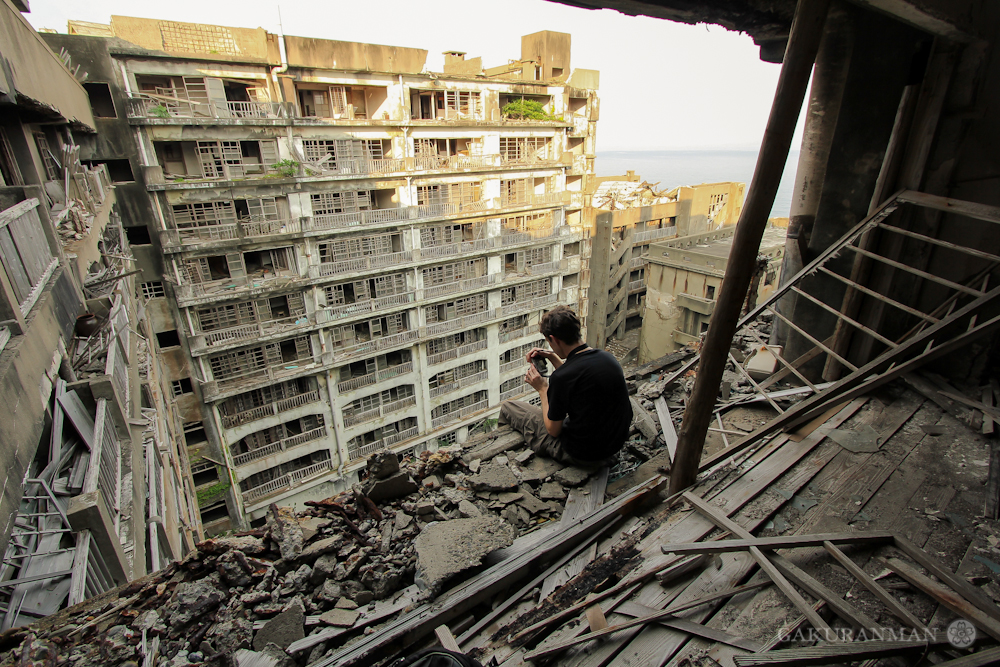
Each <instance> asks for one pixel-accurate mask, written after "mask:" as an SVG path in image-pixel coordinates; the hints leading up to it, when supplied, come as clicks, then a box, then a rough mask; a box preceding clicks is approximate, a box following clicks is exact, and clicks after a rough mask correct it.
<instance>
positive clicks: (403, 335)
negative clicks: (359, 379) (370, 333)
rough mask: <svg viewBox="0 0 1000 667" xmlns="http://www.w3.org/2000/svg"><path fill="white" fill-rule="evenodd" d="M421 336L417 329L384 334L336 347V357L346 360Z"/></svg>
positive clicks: (338, 359) (339, 359)
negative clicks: (389, 334) (361, 341)
mask: <svg viewBox="0 0 1000 667" xmlns="http://www.w3.org/2000/svg"><path fill="white" fill-rule="evenodd" d="M419 337H420V332H419V331H417V330H416V329H414V330H412V331H402V332H400V333H397V334H392V335H391V336H382V337H381V338H376V339H374V340H368V341H365V342H363V343H355V344H354V345H349V346H347V347H343V348H340V349H335V350H334V351H333V353H334V358H335V359H336V360H337V361H344V360H346V359H350V358H354V357H356V356H358V355H363V354H368V353H370V352H376V351H378V350H386V349H389V348H391V347H396V346H397V345H401V344H403V343H405V342H407V341H411V340H416V339H417V338H419Z"/></svg>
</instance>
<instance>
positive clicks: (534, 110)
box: [500, 98, 559, 120]
mask: <svg viewBox="0 0 1000 667" xmlns="http://www.w3.org/2000/svg"><path fill="white" fill-rule="evenodd" d="M500 111H501V113H503V117H504V118H509V119H512V120H559V118H558V117H556V116H553V115H552V114H550V113H548V112H547V111H545V107H543V106H542V103H541V102H538V101H536V100H526V99H524V98H521V99H519V100H511V101H510V102H507V104H505V105H503V109H501V110H500Z"/></svg>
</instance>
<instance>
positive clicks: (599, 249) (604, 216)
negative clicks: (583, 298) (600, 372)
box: [587, 212, 613, 349]
mask: <svg viewBox="0 0 1000 667" xmlns="http://www.w3.org/2000/svg"><path fill="white" fill-rule="evenodd" d="M612 220H613V214H612V213H611V212H607V213H598V214H597V216H596V218H595V220H594V235H593V236H592V237H591V249H590V288H589V292H588V295H589V296H590V304H589V306H588V308H587V345H589V346H590V347H593V348H597V349H604V343H605V342H606V337H605V325H606V321H605V318H606V317H607V309H608V296H609V295H608V288H609V287H610V285H609V284H608V283H609V282H610V278H611V276H610V275H609V271H610V268H611V233H612V231H613V228H612Z"/></svg>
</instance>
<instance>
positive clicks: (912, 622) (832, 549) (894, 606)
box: [823, 541, 929, 630]
mask: <svg viewBox="0 0 1000 667" xmlns="http://www.w3.org/2000/svg"><path fill="white" fill-rule="evenodd" d="M823 548H824V549H826V550H827V552H828V553H829V554H830V555H831V556H833V558H834V559H835V560H836V561H837V562H838V563H840V564H841V566H843V567H844V568H845V569H846V570H847V571H848V572H850V573H851V574H852V575H853V576H854V578H855V579H857V580H858V582H860V583H861V585H862V586H864V587H865V588H867V589H868V590H869V591H871V593H872V595H874V596H875V597H877V598H878V599H879V600H880V601H881V602H882V604H884V605H885V606H886V607H888V609H889V611H890V612H892V615H893V616H895V617H896V618H898V619H899V620H900V621H902V622H903V623H906V624H907V625H908V626H910V627H911V628H914V629H916V630H928V629H929V628H928V627H927V626H926V625H924V624H923V623H922V622H921V620H920V619H919V618H917V617H916V616H914V615H913V614H912V613H910V611H909V610H908V609H907V608H906V607H904V606H903V605H901V604H900V603H899V601H898V600H897V599H896V598H894V597H892V595H891V594H890V593H889V591H887V590H885V589H884V588H882V586H880V585H879V583H878V582H877V581H875V580H874V579H872V578H871V577H870V576H869V575H868V573H867V572H865V571H864V570H862V569H861V568H860V567H858V565H857V564H856V563H855V562H854V561H853V560H851V559H850V558H849V557H848V556H847V554H845V553H844V552H843V551H841V550H840V549H838V548H837V546H836V545H835V544H834V543H833V542H829V541H825V542H823Z"/></svg>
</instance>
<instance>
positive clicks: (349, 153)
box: [302, 139, 389, 173]
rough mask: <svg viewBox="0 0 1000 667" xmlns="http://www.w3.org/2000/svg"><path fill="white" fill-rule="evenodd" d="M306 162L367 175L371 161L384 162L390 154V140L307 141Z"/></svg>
mask: <svg viewBox="0 0 1000 667" xmlns="http://www.w3.org/2000/svg"><path fill="white" fill-rule="evenodd" d="M302 152H303V154H304V155H305V159H306V162H311V163H315V164H316V165H317V166H320V167H321V168H322V169H327V170H332V171H339V172H342V173H365V172H367V171H368V170H369V164H368V162H369V161H370V160H382V159H384V158H385V156H386V154H387V153H388V152H389V140H388V139H306V140H305V141H303V142H302Z"/></svg>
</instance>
